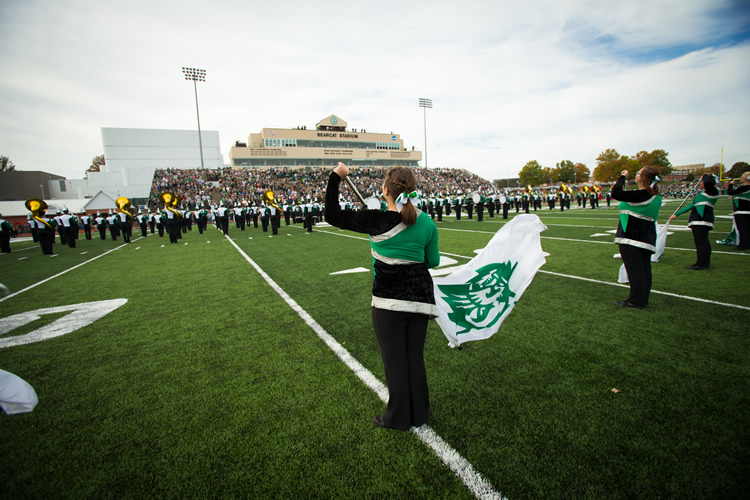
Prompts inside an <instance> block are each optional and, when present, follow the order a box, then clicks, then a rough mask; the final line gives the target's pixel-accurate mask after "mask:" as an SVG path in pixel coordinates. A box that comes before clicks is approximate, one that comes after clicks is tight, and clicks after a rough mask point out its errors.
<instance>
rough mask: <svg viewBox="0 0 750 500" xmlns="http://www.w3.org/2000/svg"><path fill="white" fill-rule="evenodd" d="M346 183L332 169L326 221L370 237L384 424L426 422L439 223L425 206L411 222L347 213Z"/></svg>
mask: <svg viewBox="0 0 750 500" xmlns="http://www.w3.org/2000/svg"><path fill="white" fill-rule="evenodd" d="M340 183H341V178H340V177H339V176H338V174H336V173H335V172H334V173H332V174H331V176H330V178H329V180H328V189H327V190H326V205H325V217H326V221H327V222H328V223H329V224H331V225H333V226H336V227H339V228H342V229H348V230H351V231H356V232H359V233H365V234H369V235H370V247H371V253H372V257H373V270H374V276H373V283H372V304H371V305H372V322H373V327H374V329H375V336H376V337H377V339H378V344H379V346H380V354H381V356H382V358H383V364H384V365H385V373H386V380H387V383H388V392H389V394H390V398H389V401H388V409H387V410H386V413H385V414H384V415H383V416H382V424H383V425H384V426H385V427H392V428H396V429H402V430H405V429H408V428H410V427H411V426H420V425H422V424H424V423H425V422H426V420H427V416H428V414H429V395H428V390H427V375H426V371H425V367H424V342H425V337H426V334H427V323H428V320H429V319H430V318H433V317H435V316H436V315H437V309H436V306H435V295H434V288H433V283H432V277H431V276H430V273H429V271H428V269H429V268H432V267H436V266H437V265H438V264H439V263H440V253H439V252H438V232H437V227H436V226H435V223H434V222H433V221H432V219H431V218H430V217H429V215H427V214H426V213H424V212H422V211H420V210H417V220H416V223H415V224H413V225H411V226H407V225H405V224H404V223H403V222H402V220H401V214H400V213H398V212H394V211H390V210H389V211H385V212H382V211H380V210H361V211H358V212H354V211H343V210H341V207H340V206H339V202H338V199H339V184H340ZM379 425H380V424H379Z"/></svg>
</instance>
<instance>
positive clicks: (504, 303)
mask: <svg viewBox="0 0 750 500" xmlns="http://www.w3.org/2000/svg"><path fill="white" fill-rule="evenodd" d="M545 229H547V226H545V225H544V224H542V221H541V220H539V217H537V216H536V215H533V214H521V215H517V216H516V217H514V218H513V220H512V221H510V222H509V223H507V224H505V226H503V227H502V228H501V229H500V230H499V231H498V232H497V233H496V234H495V236H493V237H492V239H491V240H490V242H489V243H488V244H487V246H486V247H484V249H482V251H481V252H479V254H478V255H477V256H476V257H474V258H473V259H472V260H471V261H469V262H468V263H467V264H466V265H464V266H462V267H461V268H460V269H458V270H457V271H456V272H454V273H453V274H450V275H448V276H445V277H442V278H433V283H434V286H435V302H436V304H437V309H438V318H437V322H438V324H439V325H440V328H441V329H442V330H443V333H444V334H445V336H446V337H447V338H448V341H449V343H450V345H451V347H455V346H460V345H461V343H462V342H467V341H469V340H482V339H486V338H489V337H491V336H492V335H494V334H495V333H496V332H497V330H498V328H500V324H501V323H502V322H503V320H505V318H506V317H507V316H508V314H510V312H511V311H512V310H513V307H514V306H515V304H516V302H518V300H519V299H520V298H521V295H523V292H524V291H525V290H526V288H527V287H528V286H529V284H531V280H532V279H533V278H534V275H535V274H536V272H537V270H538V269H539V268H540V267H542V265H544V263H545V262H546V260H545V258H544V252H543V251H542V244H541V237H540V234H541V232H542V231H544V230H545Z"/></svg>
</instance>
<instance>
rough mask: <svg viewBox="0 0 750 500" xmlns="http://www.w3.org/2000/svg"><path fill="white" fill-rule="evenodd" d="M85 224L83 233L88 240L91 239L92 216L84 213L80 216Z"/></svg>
mask: <svg viewBox="0 0 750 500" xmlns="http://www.w3.org/2000/svg"><path fill="white" fill-rule="evenodd" d="M78 219H79V220H80V221H81V223H82V224H83V234H84V236H85V237H86V239H87V240H90V239H91V216H90V215H89V214H87V213H84V214H83V215H81V216H80V217H79V218H78Z"/></svg>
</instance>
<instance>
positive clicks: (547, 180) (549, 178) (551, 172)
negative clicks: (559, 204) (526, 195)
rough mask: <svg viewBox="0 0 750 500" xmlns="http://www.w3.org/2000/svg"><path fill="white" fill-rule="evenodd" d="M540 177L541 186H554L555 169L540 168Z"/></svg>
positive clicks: (555, 178) (555, 179)
mask: <svg viewBox="0 0 750 500" xmlns="http://www.w3.org/2000/svg"><path fill="white" fill-rule="evenodd" d="M542 175H543V176H544V182H543V184H554V183H556V182H557V168H549V167H543V168H542Z"/></svg>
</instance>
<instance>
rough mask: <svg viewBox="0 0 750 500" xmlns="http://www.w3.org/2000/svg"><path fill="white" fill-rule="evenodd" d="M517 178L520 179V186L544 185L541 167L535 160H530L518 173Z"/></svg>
mask: <svg viewBox="0 0 750 500" xmlns="http://www.w3.org/2000/svg"><path fill="white" fill-rule="evenodd" d="M518 178H519V179H521V184H522V185H524V186H526V185H529V184H531V185H532V186H539V185H541V184H544V172H543V171H542V166H541V165H540V164H539V162H538V161H536V160H531V161H530V162H528V163H527V164H526V165H524V167H523V168H522V169H521V171H520V172H518Z"/></svg>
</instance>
